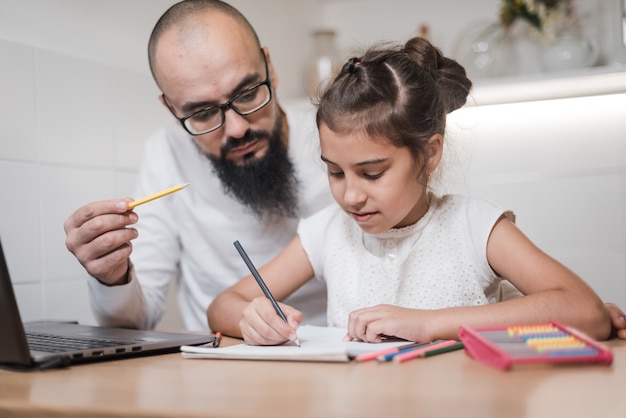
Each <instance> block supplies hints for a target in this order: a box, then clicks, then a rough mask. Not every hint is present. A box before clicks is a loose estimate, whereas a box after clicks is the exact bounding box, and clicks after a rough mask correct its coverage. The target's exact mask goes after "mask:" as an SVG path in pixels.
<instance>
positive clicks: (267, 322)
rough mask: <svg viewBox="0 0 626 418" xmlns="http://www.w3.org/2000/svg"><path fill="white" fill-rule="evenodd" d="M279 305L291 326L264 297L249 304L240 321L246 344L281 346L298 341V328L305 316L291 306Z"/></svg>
mask: <svg viewBox="0 0 626 418" xmlns="http://www.w3.org/2000/svg"><path fill="white" fill-rule="evenodd" d="M279 305H280V308H281V310H282V311H283V313H284V314H285V316H286V317H287V320H288V321H289V324H287V323H285V321H283V320H282V318H281V317H280V316H279V315H278V314H277V313H276V311H275V310H274V307H273V306H272V304H271V303H270V301H269V300H268V299H267V298H266V297H264V296H261V297H257V298H254V299H253V300H252V301H251V302H250V303H249V304H248V306H247V307H246V308H245V309H244V311H243V313H242V315H241V319H240V320H239V329H240V330H241V335H242V337H243V340H244V341H245V343H246V344H250V345H280V344H283V343H285V342H287V341H293V340H295V339H296V328H298V326H299V325H300V323H301V322H302V320H303V319H304V315H303V314H302V312H300V311H298V310H296V309H294V308H292V307H291V306H288V305H284V304H282V303H279Z"/></svg>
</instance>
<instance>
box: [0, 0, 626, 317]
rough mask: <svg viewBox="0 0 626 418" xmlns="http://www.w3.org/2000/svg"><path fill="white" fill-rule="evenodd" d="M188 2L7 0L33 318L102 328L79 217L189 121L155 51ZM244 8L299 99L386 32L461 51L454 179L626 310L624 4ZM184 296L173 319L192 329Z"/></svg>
mask: <svg viewBox="0 0 626 418" xmlns="http://www.w3.org/2000/svg"><path fill="white" fill-rule="evenodd" d="M174 3H175V2H174V1H166V0H106V1H104V0H100V1H96V0H0V92H1V93H2V101H0V190H1V192H2V204H1V205H0V238H1V239H2V245H3V247H4V250H5V255H6V256H7V258H8V262H9V269H10V272H11V275H12V279H13V282H14V287H15V291H16V294H17V296H18V303H19V305H20V310H21V313H22V317H23V318H22V319H23V320H25V321H30V320H38V319H75V320H79V321H80V322H83V323H94V319H93V315H92V313H91V310H90V308H89V301H88V297H87V288H86V282H85V275H86V273H85V272H84V270H83V269H82V267H81V266H80V265H79V264H78V262H77V261H76V260H75V259H74V258H73V256H72V255H71V254H70V253H69V252H68V251H67V249H66V248H65V243H64V240H65V234H64V232H63V221H64V220H65V219H66V218H67V217H68V216H69V215H70V214H71V213H72V212H73V211H74V210H76V209H77V208H78V207H79V206H81V205H83V204H85V203H87V202H89V201H93V200H101V199H107V198H116V197H125V196H132V190H133V188H134V183H135V175H136V170H137V168H138V163H139V160H140V158H141V154H142V149H143V144H144V141H145V140H146V139H147V138H148V136H149V135H150V134H151V133H152V132H153V131H155V130H156V129H157V127H158V126H160V125H162V124H165V123H173V122H174V121H173V120H172V118H171V115H170V114H169V113H168V112H167V111H166V110H165V109H164V108H162V107H161V105H160V104H159V102H158V100H157V96H158V94H159V91H158V90H157V88H156V86H155V84H154V82H153V81H152V78H151V76H150V74H149V69H148V64H147V57H146V46H147V40H148V37H149V34H150V31H151V30H152V27H153V25H154V23H155V22H156V20H157V19H158V18H159V16H160V15H161V14H162V13H163V12H164V11H165V10H166V9H167V8H168V7H169V6H171V5H172V4H174ZM231 3H232V4H233V5H234V6H236V7H238V8H239V9H240V10H241V11H242V12H243V13H244V14H245V15H246V16H247V17H248V19H249V20H250V21H251V23H252V24H253V26H255V28H256V29H257V31H258V33H259V36H260V38H261V42H262V43H263V44H264V45H265V46H268V47H269V49H270V52H271V56H272V60H273V62H274V65H275V67H276V70H277V72H278V75H279V80H280V81H279V86H278V92H277V94H278V97H279V99H280V100H281V102H283V103H285V104H286V105H288V104H290V103H299V102H302V101H308V100H310V99H309V96H310V95H311V94H314V92H315V91H316V90H315V86H317V85H318V83H319V82H323V79H324V77H326V76H327V74H329V73H328V71H330V72H331V73H332V71H333V69H334V68H336V67H337V66H338V65H341V64H343V62H344V61H345V60H346V59H347V58H349V57H350V56H353V55H358V54H359V53H360V51H362V50H363V49H364V48H365V47H366V46H369V45H370V44H372V43H374V42H378V41H396V42H404V41H406V40H407V39H408V38H409V37H411V36H415V35H421V36H425V37H428V38H429V39H430V40H431V41H432V42H433V43H434V44H436V45H437V46H439V47H440V48H441V49H442V51H443V52H444V53H445V54H446V55H449V56H452V57H453V58H456V59H458V60H459V61H460V62H461V63H462V64H463V65H464V66H465V67H466V68H467V70H468V73H469V74H470V75H471V77H472V78H473V80H474V81H475V89H474V91H473V92H472V96H471V98H470V101H469V102H468V104H467V106H466V107H464V108H463V109H460V110H458V111H456V112H454V113H453V114H451V115H450V119H449V126H448V132H447V140H448V148H447V150H446V159H445V165H444V168H445V173H444V174H443V175H442V177H441V179H440V183H439V185H438V190H439V191H441V192H459V193H466V194H472V195H475V196H481V197H484V198H487V199H490V200H493V201H495V202H497V203H499V204H501V205H503V206H505V207H508V208H511V209H513V210H514V211H515V212H516V214H517V220H518V225H519V226H520V227H521V228H522V230H524V231H525V232H526V233H527V234H528V235H529V236H530V238H531V239H533V240H534V241H535V242H536V243H537V244H538V245H539V246H540V247H542V248H543V249H544V250H546V251H547V252H548V253H550V254H551V255H553V256H554V257H555V258H557V259H559V260H560V261H562V262H563V263H565V264H566V265H567V266H569V267H570V268H571V269H573V270H574V271H576V272H577V273H578V274H580V275H581V276H582V277H583V278H584V279H585V280H586V281H587V282H588V283H590V284H591V285H592V287H593V288H594V289H595V290H596V291H597V292H598V293H599V294H600V295H601V296H602V297H603V298H604V299H605V300H607V301H613V302H617V303H618V304H619V305H620V306H621V307H622V308H623V309H626V121H625V119H624V114H625V111H626V71H625V70H626V64H625V63H626V48H625V45H624V44H625V40H624V29H623V25H624V19H625V17H624V16H625V11H624V2H623V0H596V1H593V2H590V1H578V2H576V1H562V2H556V3H557V4H559V7H558V8H555V9H549V10H548V9H547V8H546V7H543V6H541V5H539V4H540V3H542V2H540V1H526V2H524V1H507V0H475V1H472V2H467V1H464V0H441V1H439V2H430V1H426V0H412V1H408V0H385V1H382V0H233V1H231ZM516 4H517V6H516ZM520 5H522V6H524V7H526V8H525V9H520V8H519V7H520ZM515 7H517V8H515ZM134 197H136V198H138V197H140V196H134ZM170 293H171V297H170V305H171V309H169V310H168V313H167V315H166V317H165V318H164V320H163V321H162V323H161V324H160V326H159V327H160V328H168V329H176V328H178V327H180V322H179V318H178V313H177V310H176V301H175V300H174V295H173V292H170Z"/></svg>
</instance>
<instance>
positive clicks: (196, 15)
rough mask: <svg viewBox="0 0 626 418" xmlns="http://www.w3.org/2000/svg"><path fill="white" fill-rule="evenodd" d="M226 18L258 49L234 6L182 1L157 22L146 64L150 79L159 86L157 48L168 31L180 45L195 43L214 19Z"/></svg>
mask: <svg viewBox="0 0 626 418" xmlns="http://www.w3.org/2000/svg"><path fill="white" fill-rule="evenodd" d="M219 15H222V16H223V15H225V16H228V17H230V18H231V19H233V20H234V21H236V22H237V23H238V24H240V25H241V29H242V30H243V31H245V32H247V34H246V35H247V36H250V37H251V38H252V39H253V40H254V42H255V43H256V44H257V45H258V47H259V48H260V47H261V44H260V42H259V38H258V36H257V34H256V32H255V30H254V28H253V27H252V25H250V22H248V20H247V19H246V18H245V17H244V16H243V15H242V14H241V13H240V12H239V11H238V10H237V9H235V8H234V7H233V6H231V5H229V4H227V3H224V2H223V1H220V0H184V1H181V2H180V3H176V4H175V5H173V6H172V7H170V8H169V9H168V10H167V11H166V12H165V13H164V14H163V16H161V18H160V19H159V20H158V21H157V23H156V25H155V26H154V29H153V30H152V34H151V35H150V40H149V42H148V61H149V64H150V71H151V72H152V76H153V77H154V80H155V81H156V83H157V85H160V84H159V78H158V71H157V62H156V61H157V59H156V57H157V48H158V45H159V40H160V39H161V37H162V36H163V34H165V33H166V32H169V31H172V30H173V31H176V37H177V39H178V40H179V41H180V43H181V44H185V43H188V42H194V41H195V40H196V39H195V38H197V37H198V36H203V34H205V33H206V32H207V30H208V26H209V25H210V24H211V18H212V17H214V16H219Z"/></svg>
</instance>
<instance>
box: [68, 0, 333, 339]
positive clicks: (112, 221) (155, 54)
mask: <svg viewBox="0 0 626 418" xmlns="http://www.w3.org/2000/svg"><path fill="white" fill-rule="evenodd" d="M148 50H149V51H148V52H149V61H150V68H151V70H152V73H153V76H154V79H155V81H156V83H157V85H158V86H159V88H160V90H161V91H162V93H163V94H162V95H161V96H160V98H161V101H162V103H163V105H165V106H166V107H167V108H168V109H169V110H170V111H171V113H172V114H173V115H174V117H175V118H176V119H178V121H179V123H178V125H177V126H175V127H171V128H169V129H162V130H160V131H158V132H157V133H156V134H155V135H154V136H153V137H152V138H151V139H150V140H149V141H148V143H147V146H146V154H145V156H144V160H143V163H142V166H141V169H140V172H139V186H138V189H137V191H136V195H137V196H138V197H140V196H143V195H147V194H151V193H153V192H156V191H159V190H161V189H165V188H167V187H170V186H172V185H175V184H178V183H184V182H190V183H191V185H190V186H189V187H187V188H186V189H185V190H184V191H181V192H178V193H176V194H174V195H171V196H168V197H167V198H164V199H161V200H158V201H155V202H151V203H150V204H147V205H144V206H141V209H140V210H139V209H137V210H136V213H135V212H129V211H128V209H127V208H128V206H127V204H128V202H129V201H130V199H122V200H110V201H102V202H96V203H92V204H89V205H86V206H84V207H83V208H81V209H79V210H78V211H76V212H75V213H74V214H73V215H71V216H70V217H69V218H68V219H67V221H66V222H65V231H66V234H67V241H66V244H67V247H68V249H69V250H70V251H71V252H72V253H74V254H75V255H76V257H77V258H78V260H79V261H80V262H81V264H82V265H83V266H84V267H85V268H86V270H87V272H88V273H89V274H90V275H91V276H92V278H90V280H89V290H90V296H91V301H92V306H93V308H94V312H95V314H96V316H97V319H98V321H99V322H100V323H101V324H104V325H115V326H125V327H136V328H152V327H154V326H155V325H156V324H157V322H158V321H159V319H160V318H161V316H162V314H163V312H164V308H165V306H164V301H165V295H166V292H167V290H168V287H169V283H170V281H171V280H173V279H175V278H176V277H177V276H178V280H179V283H178V300H179V305H180V309H181V313H182V318H183V321H184V324H185V327H186V328H187V329H191V330H200V329H207V320H206V313H205V311H206V308H207V307H208V306H209V304H210V302H211V301H212V299H213V298H214V297H215V296H216V295H217V294H218V293H220V292H221V291H223V290H224V289H226V288H227V287H229V286H230V285H232V284H233V283H234V282H235V281H236V280H237V279H238V278H241V277H244V276H246V275H247V274H249V271H248V270H247V268H246V265H245V263H244V262H243V260H242V259H241V257H240V256H239V254H238V252H237V250H236V249H235V247H234V246H233V242H234V241H235V240H239V241H240V242H241V244H242V245H243V246H244V248H245V249H246V251H247V252H248V254H249V256H250V258H251V259H252V261H253V262H254V263H255V264H258V265H263V264H265V263H266V262H267V261H269V260H270V259H271V258H272V257H274V256H275V255H276V254H277V253H278V251H279V250H280V249H282V247H284V246H285V245H286V244H287V243H288V242H289V241H290V240H291V239H292V238H293V236H294V235H295V233H296V226H297V223H298V220H299V218H300V217H304V216H308V215H310V214H312V213H314V212H315V211H317V210H320V209H321V208H323V207H324V206H326V205H328V204H330V203H331V202H332V197H331V196H330V192H329V190H328V185H327V181H326V178H325V175H324V171H323V170H322V168H321V165H320V161H319V155H318V153H317V152H316V151H315V144H316V142H317V130H316V127H315V118H314V113H312V111H313V109H311V112H310V113H306V112H305V113H302V114H297V113H288V114H285V113H284V112H283V110H282V109H281V108H280V107H279V105H278V102H277V100H276V97H275V93H276V88H277V86H278V79H277V77H276V74H275V71H274V67H273V65H272V61H271V58H270V55H269V51H268V50H267V49H266V48H261V45H260V43H259V40H258V38H257V36H256V34H255V32H254V30H253V28H252V27H251V26H250V24H249V23H248V22H247V21H246V19H245V18H244V17H243V16H242V15H241V14H239V12H237V11H236V10H235V9H233V8H232V7H231V6H229V5H227V4H225V3H222V2H220V1H185V2H181V3H178V4H176V5H174V6H172V7H171V8H170V9H169V10H168V11H167V12H166V13H165V14H164V15H163V17H162V18H161V19H160V20H159V21H158V23H157V24H156V26H155V28H154V30H153V33H152V36H151V38H150V43H149V48H148ZM138 215H139V217H140V218H141V221H140V222H139V223H137V224H136V225H135V223H136V222H137V221H138ZM131 225H132V226H133V227H129V226H131ZM135 226H136V228H135ZM139 234H140V235H141V239H140V240H137V241H135V244H134V248H133V247H132V246H131V244H130V242H131V240H133V239H135V238H136V237H137V236H138V235H139ZM131 251H132V262H131V261H130V258H129V257H130V255H131ZM294 296H295V299H292V301H291V303H292V304H294V305H295V306H302V307H303V309H304V310H305V311H306V312H307V317H308V318H309V320H310V323H316V324H325V310H326V302H325V300H326V293H325V288H324V287H323V285H322V284H321V283H314V284H313V286H310V287H309V288H308V289H306V290H305V291H303V292H302V293H301V294H299V295H294Z"/></svg>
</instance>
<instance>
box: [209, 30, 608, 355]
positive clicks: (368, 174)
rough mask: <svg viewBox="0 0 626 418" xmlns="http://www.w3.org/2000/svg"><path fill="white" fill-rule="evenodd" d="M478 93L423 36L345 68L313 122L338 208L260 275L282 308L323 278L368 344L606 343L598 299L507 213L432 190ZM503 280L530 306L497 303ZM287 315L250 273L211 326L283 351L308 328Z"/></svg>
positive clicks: (312, 222) (336, 322) (307, 228)
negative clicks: (467, 329) (476, 340)
mask: <svg viewBox="0 0 626 418" xmlns="http://www.w3.org/2000/svg"><path fill="white" fill-rule="evenodd" d="M470 88H471V82H470V81H469V80H468V79H467V78H466V76H465V70H464V69H463V67H461V66H460V65H459V64H458V63H457V62H455V61H453V60H451V59H448V58H446V57H444V56H443V55H442V54H441V52H440V51H439V50H438V49H436V48H435V47H434V46H432V45H431V44H430V43H429V42H428V41H426V40H424V39H422V38H413V39H411V40H409V41H408V42H407V43H406V45H404V46H403V47H395V46H392V47H389V48H384V47H378V48H372V49H370V50H369V51H367V52H366V53H365V55H364V56H363V57H362V58H353V59H350V60H349V61H348V63H347V64H346V65H345V66H344V67H343V69H342V71H341V73H340V74H339V75H337V77H336V78H335V80H334V81H333V82H332V84H331V85H330V86H329V87H328V89H327V90H326V91H325V93H324V94H323V96H322V97H321V99H320V101H319V104H318V112H317V124H318V127H319V132H320V145H321V159H322V161H323V162H324V163H325V164H326V167H327V172H328V179H329V183H330V187H331V189H332V193H333V196H334V198H335V200H336V201H337V203H338V206H334V205H333V206H332V207H329V208H327V209H325V210H323V211H322V212H320V213H318V214H316V215H314V216H312V217H311V218H309V219H306V220H303V221H302V222H301V224H300V226H299V228H298V235H297V236H296V237H295V238H294V239H293V241H292V242H291V243H290V244H289V245H288V246H287V247H286V248H285V249H284V250H283V251H282V252H281V253H280V254H279V255H278V256H277V257H276V258H275V259H274V260H272V261H271V262H270V263H268V264H267V265H265V266H263V267H262V268H260V269H259V272H260V274H261V276H262V277H263V278H264V280H265V282H266V284H267V287H268V288H269V289H271V291H272V293H273V295H274V297H275V298H276V299H277V300H283V299H284V298H286V297H287V296H288V295H289V294H291V293H292V292H294V291H295V290H296V289H298V288H299V287H300V286H302V285H303V284H304V283H305V282H307V281H308V280H311V279H312V278H313V277H314V276H315V277H316V278H317V279H321V280H324V281H325V282H326V285H327V288H328V311H327V312H328V325H329V326H336V327H345V328H347V336H346V339H356V340H361V341H370V342H378V341H380V340H381V336H382V335H386V336H396V337H400V338H404V339H407V340H412V341H431V340H435V339H443V338H458V334H457V332H458V328H459V325H461V324H465V325H470V326H498V325H513V324H531V323H541V322H546V321H550V320H556V321H560V322H562V323H565V324H567V325H571V326H574V327H576V328H578V329H580V330H582V331H584V332H586V333H588V334H589V335H590V336H592V337H594V338H597V339H604V338H607V337H608V335H609V332H610V321H609V314H608V312H607V310H606V308H605V306H604V305H603V303H602V301H601V300H600V299H599V297H598V296H597V295H596V294H595V293H594V292H593V290H592V289H591V288H590V287H589V286H588V285H587V284H586V283H585V282H584V281H583V280H582V279H580V278H579V277H578V276H577V275H576V274H574V273H573V272H572V271H570V270H568V269H567V268H566V267H565V266H563V265H562V264H560V263H559V262H557V261H556V260H554V259H553V258H551V257H549V256H548V255H546V254H545V253H544V252H542V251H541V250H540V249H539V248H537V247H536V246H535V245H534V244H533V243H532V242H531V241H530V240H529V239H528V238H527V237H526V236H525V235H524V234H523V233H522V232H521V231H520V230H519V229H518V228H517V227H516V226H515V224H514V223H513V222H512V214H511V213H510V212H508V211H505V210H503V209H501V208H499V207H498V206H495V205H493V204H491V203H489V202H486V201H484V200H479V199H472V198H467V197H462V196H457V195H444V196H437V195H435V194H434V193H432V192H430V191H429V188H428V182H429V179H430V175H431V173H433V172H434V171H435V169H436V168H437V166H438V164H439V162H440V160H441V155H442V150H443V142H444V138H443V135H444V131H445V125H446V115H447V114H448V113H450V112H452V111H453V110H456V109H458V108H460V107H461V106H463V105H464V104H465V101H466V99H467V96H468V93H469V91H470ZM242 244H243V245H244V247H245V246H246V243H242ZM248 244H249V245H253V244H254V243H248ZM242 262H243V261H242ZM502 278H504V279H508V280H509V281H510V282H511V283H513V285H514V286H515V287H517V288H518V289H519V290H520V291H521V292H522V293H523V294H524V296H523V297H520V298H516V299H512V300H508V301H503V302H498V300H497V294H498V291H499V285H500V281H501V279H502ZM496 302H497V303H496ZM282 309H283V311H284V313H285V315H286V317H287V319H288V323H285V322H284V321H283V320H282V319H281V318H280V317H279V316H278V315H277V314H276V312H275V311H274V309H273V307H272V305H271V304H270V302H269V301H268V300H267V298H265V297H264V296H263V293H262V292H261V289H260V288H259V286H258V284H257V283H256V282H255V280H254V279H253V278H252V276H249V277H247V278H245V279H243V280H241V281H240V282H239V283H237V284H236V285H234V286H233V287H231V288H230V289H228V290H227V291H225V292H224V293H223V294H221V295H220V296H218V297H217V298H216V299H215V300H214V302H213V303H212V304H211V306H210V307H209V309H208V311H207V315H208V320H209V324H210V325H211V328H212V329H215V330H220V331H221V332H222V333H226V334H228V335H232V336H237V337H243V339H244V340H245V342H247V343H248V344H264V345H267V344H280V343H283V342H286V341H287V340H294V339H295V338H296V328H297V326H298V325H299V323H300V322H301V321H302V319H303V316H302V314H301V313H300V312H299V311H297V310H296V309H294V308H292V307H290V306H286V305H282Z"/></svg>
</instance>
